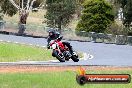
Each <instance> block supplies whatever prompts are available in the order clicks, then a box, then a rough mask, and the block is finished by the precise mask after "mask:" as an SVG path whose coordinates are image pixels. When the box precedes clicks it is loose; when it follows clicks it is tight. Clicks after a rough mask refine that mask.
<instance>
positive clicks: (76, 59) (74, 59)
mask: <svg viewBox="0 0 132 88" xmlns="http://www.w3.org/2000/svg"><path fill="white" fill-rule="evenodd" d="M71 59H72V60H73V61H74V62H78V61H79V59H78V58H77V57H76V56H74V55H72V57H71Z"/></svg>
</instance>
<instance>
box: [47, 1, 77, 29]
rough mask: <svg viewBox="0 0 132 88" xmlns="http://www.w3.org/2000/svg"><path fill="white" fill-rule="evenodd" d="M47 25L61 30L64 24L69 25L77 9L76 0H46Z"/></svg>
mask: <svg viewBox="0 0 132 88" xmlns="http://www.w3.org/2000/svg"><path fill="white" fill-rule="evenodd" d="M46 5H47V7H46V9H47V12H46V15H45V18H46V19H47V21H46V22H47V25H48V26H50V27H57V28H59V29H60V30H61V27H62V25H63V26H67V25H68V23H69V22H70V20H71V19H72V18H73V14H74V13H75V9H76V1H75V0H46Z"/></svg>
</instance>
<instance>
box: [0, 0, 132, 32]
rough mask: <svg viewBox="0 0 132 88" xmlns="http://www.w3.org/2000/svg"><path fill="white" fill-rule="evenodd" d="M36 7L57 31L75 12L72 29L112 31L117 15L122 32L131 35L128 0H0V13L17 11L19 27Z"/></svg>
mask: <svg viewBox="0 0 132 88" xmlns="http://www.w3.org/2000/svg"><path fill="white" fill-rule="evenodd" d="M39 9H46V10H47V12H46V15H44V17H45V18H46V19H47V20H46V21H45V23H47V25H48V26H49V27H54V28H58V29H59V31H60V32H61V30H62V27H67V26H68V25H69V23H70V22H71V21H72V19H73V18H74V17H75V14H76V15H77V17H78V20H79V22H78V24H77V26H76V29H75V30H76V31H79V32H80V31H86V32H97V33H100V32H102V33H115V30H116V29H115V30H114V31H113V30H112V27H113V29H114V28H117V26H119V25H116V24H117V23H116V22H115V20H117V19H118V20H120V21H121V22H122V25H123V28H122V29H123V33H124V32H125V34H127V35H132V30H131V22H132V0H0V13H3V14H6V15H9V16H13V15H15V14H16V13H18V12H19V16H20V19H19V20H20V22H19V24H20V29H21V28H24V27H23V24H26V20H27V17H28V14H30V11H34V12H37V11H38V10H39ZM0 16H1V15H0ZM0 18H1V17H0ZM1 19H2V18H1ZM21 24H22V25H21ZM20 29H19V30H20ZM19 32H20V33H24V31H19ZM119 32H120V29H119Z"/></svg>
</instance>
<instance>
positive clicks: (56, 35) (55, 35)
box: [47, 30, 73, 53]
mask: <svg viewBox="0 0 132 88" xmlns="http://www.w3.org/2000/svg"><path fill="white" fill-rule="evenodd" d="M57 38H60V39H62V38H63V36H62V35H60V33H59V32H57V31H55V30H50V31H49V35H48V38H47V42H48V44H47V48H48V49H50V46H49V43H50V41H51V40H55V39H57ZM62 43H63V44H64V45H66V46H67V47H68V48H69V50H70V52H71V53H73V49H72V46H71V45H70V43H68V42H62Z"/></svg>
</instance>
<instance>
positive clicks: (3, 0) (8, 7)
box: [0, 0, 17, 16]
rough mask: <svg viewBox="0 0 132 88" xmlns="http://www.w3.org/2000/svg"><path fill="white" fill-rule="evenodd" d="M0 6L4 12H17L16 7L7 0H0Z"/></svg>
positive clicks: (11, 14)
mask: <svg viewBox="0 0 132 88" xmlns="http://www.w3.org/2000/svg"><path fill="white" fill-rule="evenodd" d="M0 6H1V10H2V12H3V13H4V14H7V15H9V16H13V15H15V14H16V13H17V9H16V8H15V7H14V6H13V5H12V4H11V3H10V2H9V0H0Z"/></svg>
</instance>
